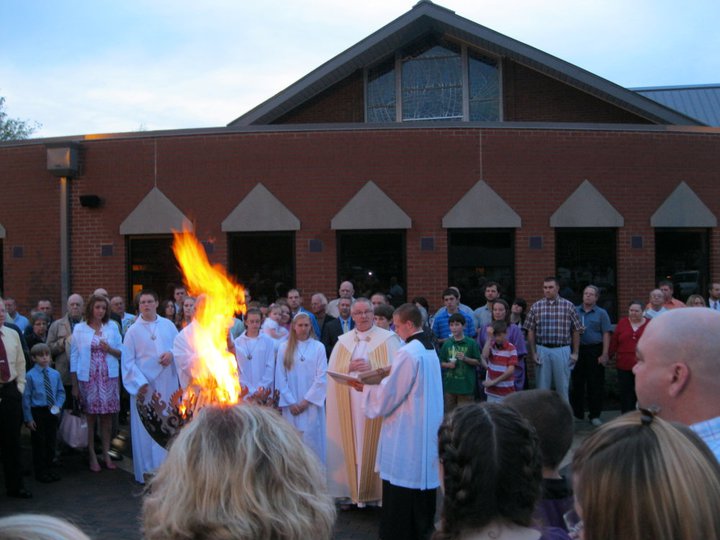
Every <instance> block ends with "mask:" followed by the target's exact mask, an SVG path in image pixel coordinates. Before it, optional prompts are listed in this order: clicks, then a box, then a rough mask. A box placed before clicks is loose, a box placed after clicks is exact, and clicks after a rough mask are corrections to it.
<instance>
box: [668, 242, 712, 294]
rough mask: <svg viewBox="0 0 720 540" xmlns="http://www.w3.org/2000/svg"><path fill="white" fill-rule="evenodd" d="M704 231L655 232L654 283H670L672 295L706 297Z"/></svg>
mask: <svg viewBox="0 0 720 540" xmlns="http://www.w3.org/2000/svg"><path fill="white" fill-rule="evenodd" d="M708 248H709V235H708V231H707V230H706V229H655V272H656V275H655V282H656V284H657V282H658V281H660V280H663V279H666V280H669V281H672V282H673V286H674V296H675V298H678V299H679V300H682V301H683V302H685V301H686V300H687V297H688V296H690V295H691V294H700V295H702V296H706V292H707V288H708V275H709V260H708Z"/></svg>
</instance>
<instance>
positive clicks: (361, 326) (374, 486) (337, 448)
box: [326, 298, 400, 506]
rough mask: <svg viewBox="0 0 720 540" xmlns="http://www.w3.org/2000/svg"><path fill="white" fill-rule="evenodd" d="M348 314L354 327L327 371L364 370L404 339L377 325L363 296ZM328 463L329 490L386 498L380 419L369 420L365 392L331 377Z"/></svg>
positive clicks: (360, 501)
mask: <svg viewBox="0 0 720 540" xmlns="http://www.w3.org/2000/svg"><path fill="white" fill-rule="evenodd" d="M350 314H351V316H352V320H353V321H354V323H355V328H354V329H353V330H351V331H349V332H347V333H345V334H342V335H341V336H340V337H339V338H338V342H337V343H336V344H335V347H334V348H333V351H332V354H331V355H330V362H329V366H328V370H329V371H335V372H339V373H352V372H363V371H368V370H371V369H378V368H382V367H386V366H388V365H390V362H391V360H392V357H393V355H394V354H395V352H396V351H397V350H398V349H399V347H400V339H399V338H398V337H397V336H396V335H395V334H394V333H393V332H390V331H388V330H383V329H382V328H379V327H377V326H374V325H373V319H374V312H373V306H372V303H371V302H370V301H369V300H368V299H367V298H360V299H358V300H356V301H355V303H354V304H353V305H352V308H351V311H350ZM326 410H327V440H328V445H327V447H328V452H327V465H328V487H329V490H330V494H331V495H332V496H333V497H335V498H336V499H340V500H341V502H344V503H347V504H350V503H352V504H357V505H358V506H364V505H366V504H368V503H377V502H379V501H380V500H381V499H382V491H381V485H382V484H381V482H380V478H379V476H378V474H377V473H375V472H374V471H375V456H376V453H377V444H378V438H379V435H380V427H381V423H382V420H381V419H375V420H369V419H367V418H366V417H365V415H364V413H363V410H362V394H360V393H358V392H354V391H352V389H351V388H350V387H349V386H345V385H342V384H339V383H337V382H335V380H334V379H332V377H328V392H327V408H326Z"/></svg>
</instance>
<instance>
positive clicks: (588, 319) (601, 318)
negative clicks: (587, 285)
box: [575, 304, 612, 345]
mask: <svg viewBox="0 0 720 540" xmlns="http://www.w3.org/2000/svg"><path fill="white" fill-rule="evenodd" d="M575 309H576V310H577V314H578V317H580V322H581V323H582V325H583V328H584V329H585V330H583V333H582V334H580V345H597V344H599V343H602V340H603V334H605V333H607V332H609V331H610V329H611V328H612V325H611V324H610V317H609V316H608V313H607V311H605V310H604V309H603V308H601V307H600V306H593V307H592V309H590V311H585V307H584V306H583V304H580V305H579V306H576V308H575Z"/></svg>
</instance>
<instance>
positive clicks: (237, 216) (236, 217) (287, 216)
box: [222, 183, 300, 232]
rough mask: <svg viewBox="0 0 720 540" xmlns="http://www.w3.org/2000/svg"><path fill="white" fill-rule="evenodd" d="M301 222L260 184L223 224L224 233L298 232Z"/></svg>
mask: <svg viewBox="0 0 720 540" xmlns="http://www.w3.org/2000/svg"><path fill="white" fill-rule="evenodd" d="M299 229H300V220H299V219H298V218H297V217H296V216H295V214H293V213H292V212H291V211H290V210H288V207H287V206H285V205H284V204H283V203H282V202H280V200H279V199H278V198H277V197H276V196H275V195H273V194H272V193H271V192H270V190H268V188H266V187H265V186H263V185H262V184H260V183H258V184H257V185H256V186H255V187H254V188H252V190H251V191H250V193H248V194H247V195H246V196H245V198H244V199H243V200H242V201H240V203H239V204H238V205H237V206H236V207H235V209H234V210H233V211H232V212H230V214H229V215H228V217H226V218H225V219H224V220H223V222H222V231H223V232H247V231H297V230H299Z"/></svg>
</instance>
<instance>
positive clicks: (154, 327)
mask: <svg viewBox="0 0 720 540" xmlns="http://www.w3.org/2000/svg"><path fill="white" fill-rule="evenodd" d="M142 322H143V328H145V330H147V331H148V332H149V333H150V339H152V340H153V341H155V340H156V339H157V335H156V334H157V325H158V323H157V318H156V319H155V320H154V321H152V328H151V321H146V320H145V319H143V320H142Z"/></svg>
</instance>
